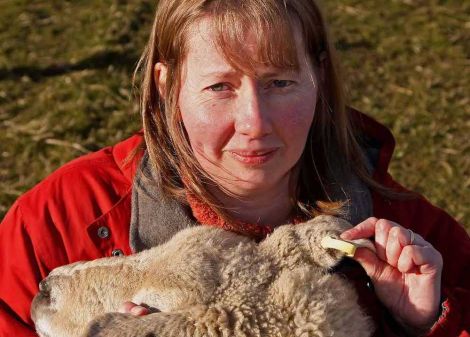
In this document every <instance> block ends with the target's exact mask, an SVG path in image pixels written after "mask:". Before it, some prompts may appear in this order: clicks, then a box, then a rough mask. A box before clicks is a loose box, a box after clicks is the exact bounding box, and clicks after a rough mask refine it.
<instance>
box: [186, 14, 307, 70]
mask: <svg viewBox="0 0 470 337" xmlns="http://www.w3.org/2000/svg"><path fill="white" fill-rule="evenodd" d="M226 28H227V29H230V28H229V27H226ZM223 33H224V32H220V31H218V30H217V28H216V26H215V25H214V21H213V20H212V19H211V18H209V17H205V18H203V19H200V20H198V21H196V22H195V23H193V24H192V25H191V26H190V27H189V29H188V31H187V34H186V55H185V63H187V65H188V66H191V67H193V66H195V67H200V66H203V67H204V69H203V70H204V71H203V72H204V74H205V76H210V75H217V74H221V73H230V72H236V71H242V72H248V73H249V72H253V71H254V70H255V69H260V68H266V69H267V70H271V71H273V70H276V71H286V70H291V71H292V70H298V67H299V63H300V61H301V60H300V59H301V58H303V56H304V55H305V48H304V46H303V38H302V35H301V33H300V31H299V29H292V35H293V36H292V39H291V40H290V41H291V42H290V44H291V45H290V46H289V45H288V44H289V42H287V41H284V45H283V47H280V48H275V47H276V46H273V45H276V44H278V43H279V41H278V40H276V39H273V38H272V37H273V36H274V35H272V34H260V33H259V32H254V31H253V29H250V28H247V29H245V31H244V32H243V36H237V37H236V38H233V39H228V38H227V34H225V35H224V36H223V37H222V38H221V34H223ZM261 38H272V40H271V41H263V43H261V42H260V41H259V40H260V39H261ZM263 46H264V47H266V46H268V48H269V49H271V50H274V51H275V52H276V53H277V54H278V55H272V54H271V55H270V54H269V53H268V51H266V50H261V48H263Z"/></svg>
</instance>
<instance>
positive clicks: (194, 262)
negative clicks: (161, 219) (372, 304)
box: [32, 216, 372, 337]
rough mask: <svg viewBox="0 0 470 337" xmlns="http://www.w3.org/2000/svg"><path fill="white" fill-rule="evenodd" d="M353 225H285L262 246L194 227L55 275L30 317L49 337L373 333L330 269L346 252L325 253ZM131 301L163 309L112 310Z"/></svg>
mask: <svg viewBox="0 0 470 337" xmlns="http://www.w3.org/2000/svg"><path fill="white" fill-rule="evenodd" d="M350 227H351V226H350V225H349V224H348V223H347V222H346V221H344V220H341V219H338V218H333V217H329V216H319V217H316V218H315V219H313V220H311V221H309V222H306V223H304V224H298V225H285V226H281V227H279V228H277V229H276V230H275V231H274V232H273V234H271V235H270V236H269V237H268V238H266V240H264V241H262V242H261V243H259V244H256V243H255V242H253V241H252V240H250V239H248V238H246V237H242V236H239V235H236V234H234V233H231V232H227V231H224V230H221V229H217V228H213V227H209V226H197V227H193V228H189V229H186V230H183V231H181V232H179V233H178V234H176V235H175V236H174V237H173V239H171V240H170V241H169V242H167V243H166V244H164V245H161V246H158V247H155V248H153V249H150V250H147V251H143V252H141V253H139V254H136V255H133V256H128V257H113V258H104V259H99V260H95V261H91V262H78V263H74V264H71V265H68V266H63V267H60V268H57V269H54V270H53V271H52V272H51V273H50V275H49V276H48V277H47V278H46V279H45V280H44V281H43V282H41V285H40V289H41V292H40V293H39V294H38V295H37V296H36V297H35V299H34V301H33V306H32V317H33V320H34V322H35V324H36V329H37V331H38V333H39V335H41V336H43V337H56V336H57V337H59V336H60V337H72V336H74V337H75V336H114V337H123V336H140V337H150V336H153V337H159V336H165V337H177V336H178V337H189V336H211V337H212V336H227V337H228V336H237V337H238V336H240V337H241V336H246V337H248V336H250V337H251V336H266V337H267V336H269V337H274V336H285V337H287V336H299V337H306V336H335V337H341V336H345V337H346V336H347V337H355V336H357V337H365V336H370V335H371V333H372V324H371V321H370V319H369V318H368V317H367V316H366V315H365V314H364V313H363V312H362V311H361V309H360V307H359V305H358V304H357V295H356V293H355V290H354V287H353V286H352V285H351V284H349V283H348V282H347V281H346V280H344V279H342V278H341V277H340V276H338V275H336V274H331V273H328V272H327V269H328V268H331V267H332V266H334V265H335V264H337V263H338V261H339V260H340V259H341V257H342V253H340V252H338V251H334V250H328V251H326V250H325V249H323V248H322V247H321V246H320V241H321V239H322V238H323V237H324V236H325V235H331V236H332V237H338V236H339V234H340V233H341V232H343V231H344V230H346V229H347V228H350ZM129 300H131V301H133V302H136V303H145V304H146V305H149V306H150V307H152V308H157V309H158V310H160V312H156V313H152V314H149V315H146V316H139V317H137V316H132V315H130V314H120V313H116V311H117V310H118V308H119V307H120V306H121V305H122V303H123V302H124V301H129ZM90 322H91V323H90ZM89 323H90V324H89Z"/></svg>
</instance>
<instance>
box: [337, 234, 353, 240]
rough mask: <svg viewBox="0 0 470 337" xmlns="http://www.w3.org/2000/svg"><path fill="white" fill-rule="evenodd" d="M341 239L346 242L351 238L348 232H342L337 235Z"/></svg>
mask: <svg viewBox="0 0 470 337" xmlns="http://www.w3.org/2000/svg"><path fill="white" fill-rule="evenodd" d="M339 237H340V238H341V239H344V240H347V239H349V238H350V237H351V234H350V233H349V232H344V233H341V234H340V235H339Z"/></svg>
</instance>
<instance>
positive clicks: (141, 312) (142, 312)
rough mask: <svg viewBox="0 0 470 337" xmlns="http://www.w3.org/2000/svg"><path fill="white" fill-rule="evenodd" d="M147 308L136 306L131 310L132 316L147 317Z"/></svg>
mask: <svg viewBox="0 0 470 337" xmlns="http://www.w3.org/2000/svg"><path fill="white" fill-rule="evenodd" d="M147 311H148V310H147V308H144V307H141V306H135V307H133V308H132V309H131V314H133V315H135V316H141V315H145V314H146V313H147Z"/></svg>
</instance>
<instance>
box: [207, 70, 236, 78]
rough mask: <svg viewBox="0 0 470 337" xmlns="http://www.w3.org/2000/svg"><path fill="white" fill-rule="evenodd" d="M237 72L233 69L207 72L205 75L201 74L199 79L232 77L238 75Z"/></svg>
mask: <svg viewBox="0 0 470 337" xmlns="http://www.w3.org/2000/svg"><path fill="white" fill-rule="evenodd" d="M238 74H239V72H238V71H236V70H235V69H227V70H214V71H209V72H207V73H202V74H201V77H204V78H207V77H218V78H220V77H233V76H236V75H238Z"/></svg>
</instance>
